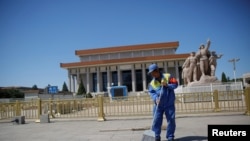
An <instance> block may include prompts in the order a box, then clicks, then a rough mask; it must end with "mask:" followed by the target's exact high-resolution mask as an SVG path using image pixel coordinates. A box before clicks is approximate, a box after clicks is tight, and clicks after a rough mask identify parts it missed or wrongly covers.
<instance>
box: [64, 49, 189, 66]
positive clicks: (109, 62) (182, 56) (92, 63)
mask: <svg viewBox="0 0 250 141" xmlns="http://www.w3.org/2000/svg"><path fill="white" fill-rule="evenodd" d="M188 56H189V53H187V54H171V55H159V56H146V57H134V58H122V59H111V60H97V61H86V62H72V63H60V67H61V68H79V67H90V66H97V65H98V66H102V65H115V64H128V63H141V62H155V61H162V60H169V61H171V60H183V59H186V58H187V57H188Z"/></svg>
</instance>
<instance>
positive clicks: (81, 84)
mask: <svg viewBox="0 0 250 141" xmlns="http://www.w3.org/2000/svg"><path fill="white" fill-rule="evenodd" d="M77 95H83V96H86V90H85V87H84V85H83V82H82V79H81V81H80V84H79V87H78V91H77Z"/></svg>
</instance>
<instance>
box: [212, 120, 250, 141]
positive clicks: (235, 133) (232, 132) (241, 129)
mask: <svg viewBox="0 0 250 141" xmlns="http://www.w3.org/2000/svg"><path fill="white" fill-rule="evenodd" d="M249 123H250V120H249ZM249 137H250V124H249V125H208V141H213V140H216V139H217V140H220V139H240V140H241V141H247V140H249Z"/></svg>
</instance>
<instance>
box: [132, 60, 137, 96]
mask: <svg viewBox="0 0 250 141" xmlns="http://www.w3.org/2000/svg"><path fill="white" fill-rule="evenodd" d="M131 75H132V92H135V91H136V87H135V84H136V79H135V65H134V64H133V65H131Z"/></svg>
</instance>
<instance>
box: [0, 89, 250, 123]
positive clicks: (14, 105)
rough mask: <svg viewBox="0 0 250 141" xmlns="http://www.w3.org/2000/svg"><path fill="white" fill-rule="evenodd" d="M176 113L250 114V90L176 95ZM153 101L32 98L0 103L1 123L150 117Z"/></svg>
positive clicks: (142, 97)
mask: <svg viewBox="0 0 250 141" xmlns="http://www.w3.org/2000/svg"><path fill="white" fill-rule="evenodd" d="M175 105H176V113H177V114H179V115H180V114H187V113H188V114H190V113H194V114H203V113H216V112H242V113H245V114H246V115H250V88H246V89H245V90H244V91H238V90H237V91H217V90H215V91H214V92H213V93H211V92H200V93H198V92H196V93H181V94H176V102H175ZM152 108H153V102H152V100H151V99H150V96H149V95H144V96H128V97H118V98H113V99H111V98H108V97H103V96H102V95H98V96H97V97H96V98H91V99H85V98H78V99H48V100H41V99H33V100H29V101H16V102H9V103H0V120H3V119H11V118H13V117H15V116H20V115H22V116H25V118H26V119H39V118H40V116H41V115H42V114H49V115H50V118H57V119H65V118H67V119H68V118H82V119H84V118H97V119H98V120H99V121H103V120H105V118H109V117H110V118H111V117H112V118H116V117H120V116H151V115H152Z"/></svg>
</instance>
